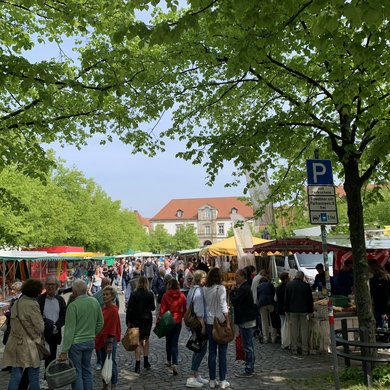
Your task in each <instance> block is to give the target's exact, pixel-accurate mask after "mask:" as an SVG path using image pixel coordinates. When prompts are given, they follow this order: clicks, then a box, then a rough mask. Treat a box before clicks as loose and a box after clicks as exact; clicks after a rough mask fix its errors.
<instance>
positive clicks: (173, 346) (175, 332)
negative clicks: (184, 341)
mask: <svg viewBox="0 0 390 390" xmlns="http://www.w3.org/2000/svg"><path fill="white" fill-rule="evenodd" d="M180 331H181V322H180V324H176V325H175V326H174V327H173V329H172V330H171V331H170V332H169V333H168V334H167V336H166V340H165V349H166V351H167V361H168V362H172V364H174V365H177V357H178V355H179V336H180Z"/></svg>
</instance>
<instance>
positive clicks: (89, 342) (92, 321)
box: [58, 279, 103, 390]
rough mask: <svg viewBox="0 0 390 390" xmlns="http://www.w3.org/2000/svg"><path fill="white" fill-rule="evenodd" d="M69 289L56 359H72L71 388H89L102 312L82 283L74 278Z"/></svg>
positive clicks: (91, 384)
mask: <svg viewBox="0 0 390 390" xmlns="http://www.w3.org/2000/svg"><path fill="white" fill-rule="evenodd" d="M72 292H73V294H74V296H75V297H76V298H75V300H74V301H73V302H72V303H71V304H70V305H69V306H68V308H67V310H66V317H65V327H64V339H63V344H62V352H61V354H60V356H59V358H58V360H66V359H68V355H69V358H70V359H71V360H72V362H73V364H74V366H75V367H76V372H77V378H76V381H75V382H74V383H73V384H72V389H73V390H93V376H92V368H91V356H92V352H93V349H94V342H95V336H96V335H97V334H98V333H99V331H100V330H101V329H102V327H103V315H102V310H101V308H100V305H99V302H98V301H97V300H96V299H95V298H93V297H90V296H88V295H87V285H86V283H85V282H84V281H83V280H81V279H78V280H76V281H75V282H74V284H73V288H72Z"/></svg>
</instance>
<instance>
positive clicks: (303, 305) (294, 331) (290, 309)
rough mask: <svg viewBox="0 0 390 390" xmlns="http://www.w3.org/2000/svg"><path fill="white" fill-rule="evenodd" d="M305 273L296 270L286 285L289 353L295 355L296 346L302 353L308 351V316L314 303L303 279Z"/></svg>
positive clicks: (304, 353) (308, 287)
mask: <svg viewBox="0 0 390 390" xmlns="http://www.w3.org/2000/svg"><path fill="white" fill-rule="evenodd" d="M304 277H305V275H304V273H303V272H302V271H298V272H297V273H296V275H295V279H294V280H292V281H291V282H289V283H287V285H286V295H285V299H284V309H285V312H286V314H287V318H288V321H289V323H290V332H291V335H290V336H291V345H290V348H291V353H292V354H293V355H296V354H297V353H298V347H300V348H301V351H302V355H308V353H309V337H308V336H309V316H310V315H311V314H312V313H313V310H314V304H313V296H312V293H311V288H310V286H309V285H308V284H307V283H306V282H304V281H303V279H304Z"/></svg>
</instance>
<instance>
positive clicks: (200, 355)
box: [191, 343, 207, 372]
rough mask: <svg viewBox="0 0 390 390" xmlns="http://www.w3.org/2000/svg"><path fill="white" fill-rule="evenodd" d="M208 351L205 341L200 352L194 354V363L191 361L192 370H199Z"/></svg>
mask: <svg viewBox="0 0 390 390" xmlns="http://www.w3.org/2000/svg"><path fill="white" fill-rule="evenodd" d="M206 352H207V343H205V345H204V347H203V348H202V349H201V350H200V351H199V352H194V354H193V355H192V363H191V370H192V371H194V372H198V371H199V367H200V363H202V360H203V358H204V355H206Z"/></svg>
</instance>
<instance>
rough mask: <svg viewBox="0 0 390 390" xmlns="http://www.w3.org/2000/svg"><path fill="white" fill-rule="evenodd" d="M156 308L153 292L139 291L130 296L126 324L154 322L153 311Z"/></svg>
mask: <svg viewBox="0 0 390 390" xmlns="http://www.w3.org/2000/svg"><path fill="white" fill-rule="evenodd" d="M155 308H156V306H155V304H154V296H153V294H152V292H151V291H149V290H144V289H139V288H138V289H137V290H135V291H133V292H132V293H131V295H130V299H129V302H128V304H127V310H126V323H127V324H128V325H129V324H133V325H134V324H137V323H138V321H147V320H150V321H152V319H153V315H152V311H154V310H155Z"/></svg>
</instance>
